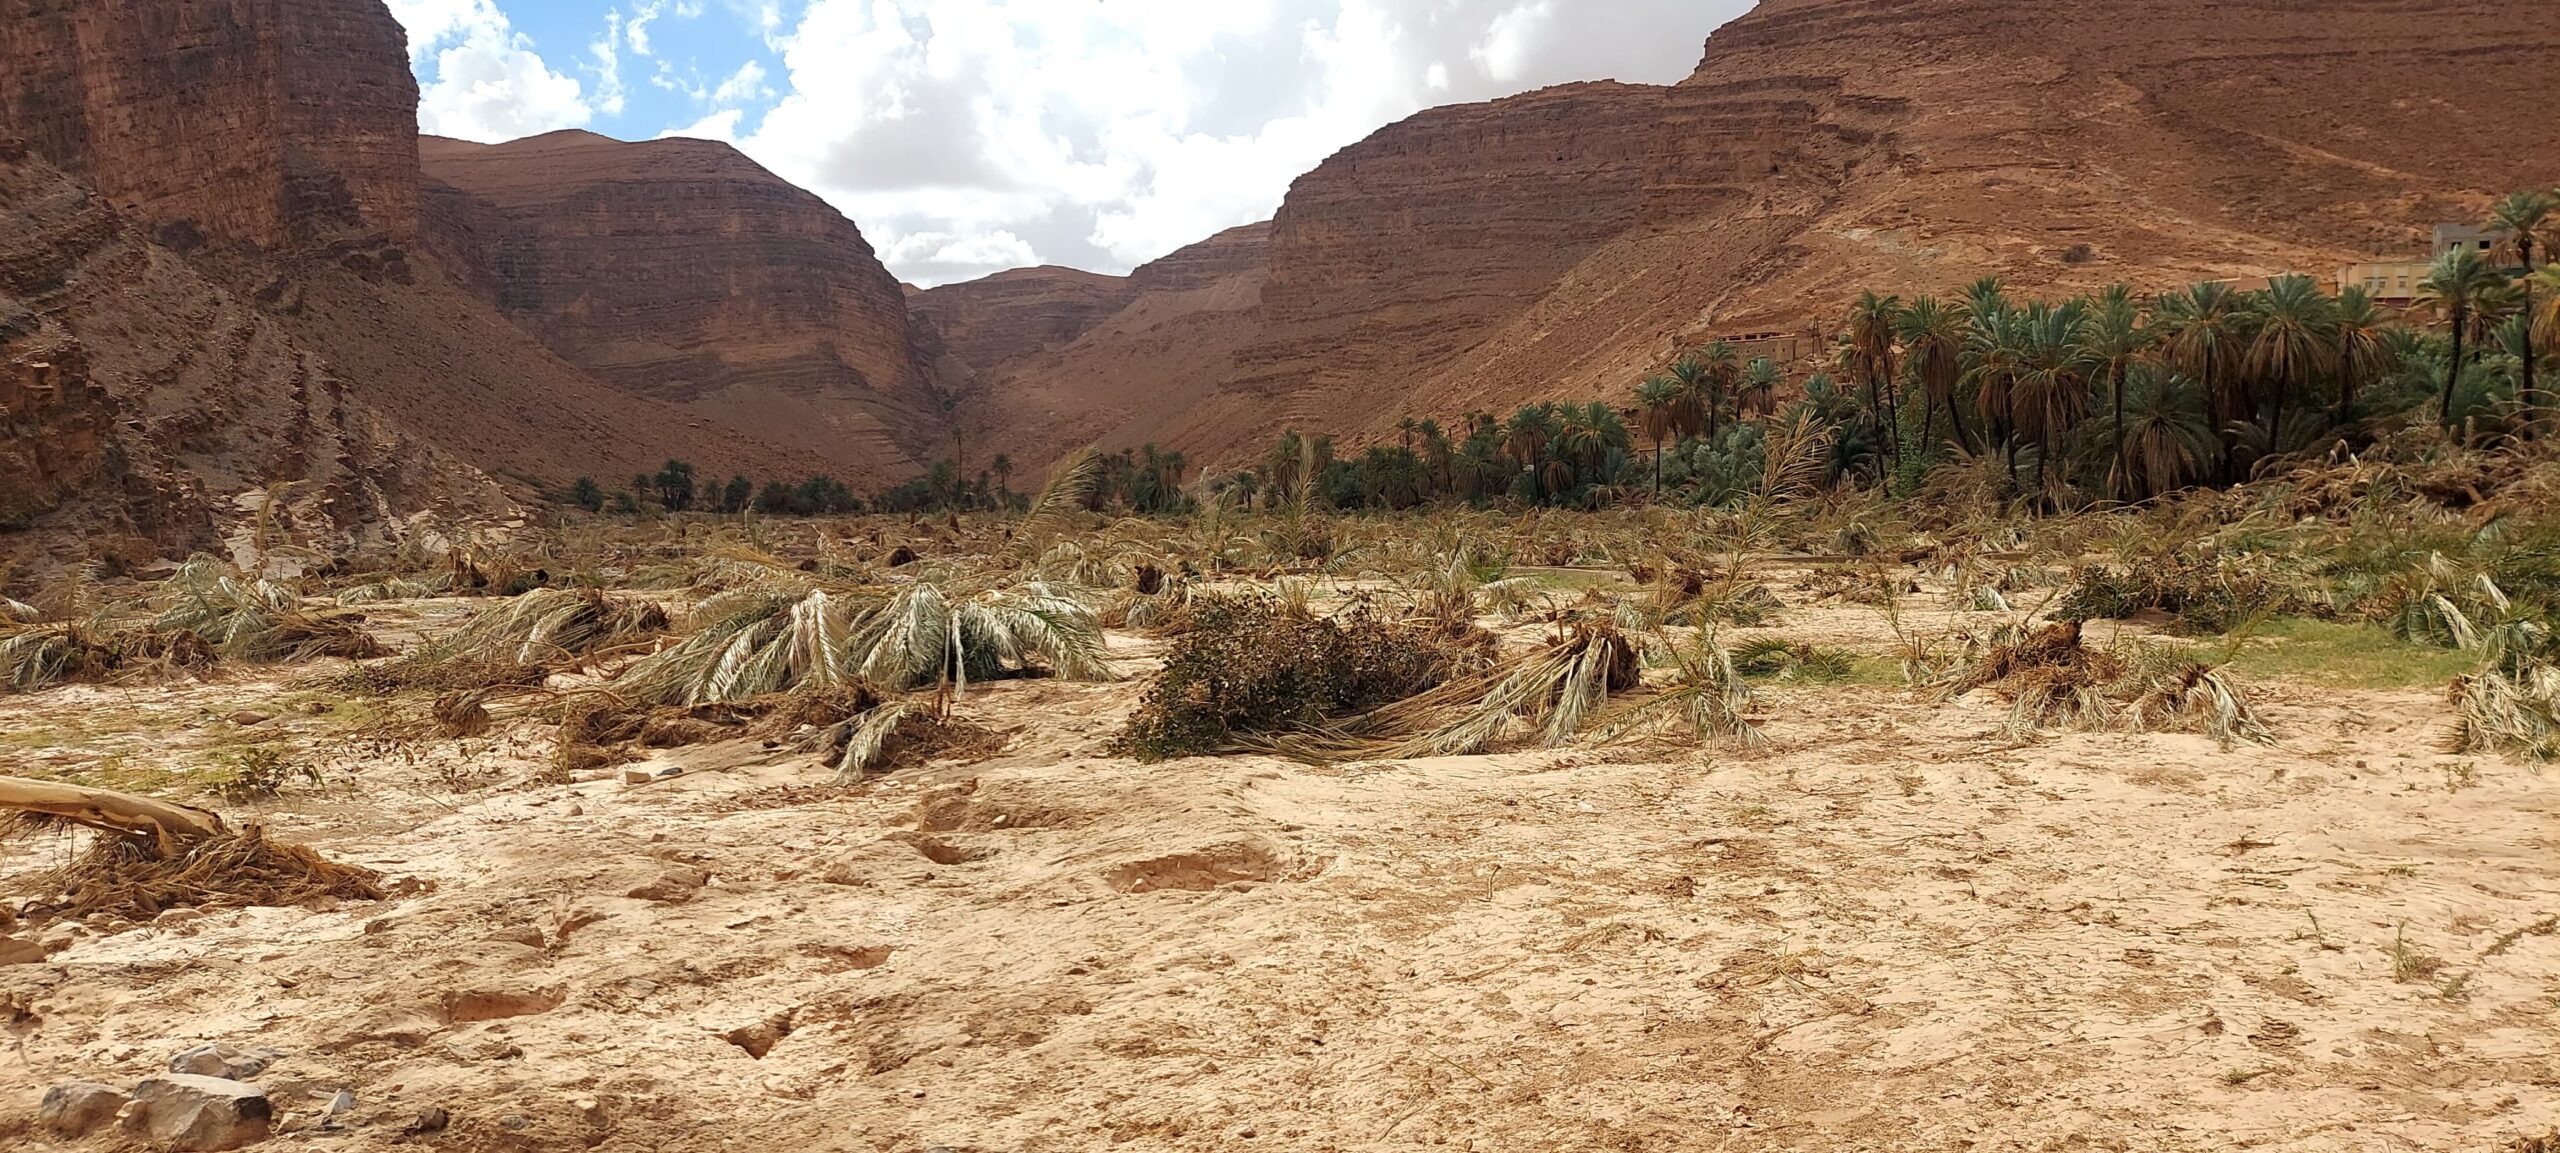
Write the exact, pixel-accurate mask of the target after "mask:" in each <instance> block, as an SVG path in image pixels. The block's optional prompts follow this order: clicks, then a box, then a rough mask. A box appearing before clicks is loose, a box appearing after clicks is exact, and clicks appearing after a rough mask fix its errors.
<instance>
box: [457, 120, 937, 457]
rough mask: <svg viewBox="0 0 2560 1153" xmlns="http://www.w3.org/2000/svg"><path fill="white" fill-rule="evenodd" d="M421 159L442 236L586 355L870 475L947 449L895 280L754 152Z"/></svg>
mask: <svg viewBox="0 0 2560 1153" xmlns="http://www.w3.org/2000/svg"><path fill="white" fill-rule="evenodd" d="M421 160H422V163H423V166H424V172H425V174H426V177H427V184H426V202H427V206H428V210H427V219H428V225H429V232H430V233H431V237H430V243H431V245H432V246H434V247H436V248H437V249H438V251H440V252H442V253H444V254H447V255H449V256H450V257H451V258H452V260H453V262H454V263H456V264H457V265H458V266H460V267H461V268H463V269H465V270H466V276H467V278H468V280H469V281H470V283H472V284H474V285H476V286H478V287H479V288H481V289H482V290H484V291H485V292H486V293H487V294H488V295H489V297H490V299H491V300H492V301H493V302H494V303H495V304H496V306H497V307H498V309H499V310H500V311H501V312H503V313H504V314H505V315H506V316H507V317H508V318H510V319H512V320H514V321H515V322H516V323H517V324H519V325H521V326H522V327H524V328H525V329H526V330H527V331H529V332H532V333H533V334H535V335H536V336H538V337H540V338H541V340H542V342H543V343H544V344H546V345H548V346H549V347H550V348H551V349H552V350H553V351H554V352H556V353H558V354H559V355H560V356H561V357H562V358H564V359H566V360H568V361H569V362H570V363H572V364H575V365H577V366H579V367H580V368H583V369H585V370H587V371H588V372H590V373H592V374H594V375H595V376H597V377H598V378H600V379H602V380H605V381H607V382H609V383H611V384H613V385H614V386H615V387H617V388H619V389H621V390H623V391H625V392H627V393H631V394H633V395H636V396H641V397H646V398H650V399H654V400H658V401H663V402H665V403H668V404H671V405H674V406H677V407H679V408H682V409H684V410H686V411H688V412H691V413H693V414H695V415H696V416H697V417H699V418H700V419H703V420H706V421H710V422H713V423H715V424H718V425H721V426H725V427H727V428H729V429H732V430H735V431H737V432H739V433H742V434H744V435H746V436H748V437H750V438H752V439H755V440H758V441H761V442H764V443H767V444H770V445H774V446H776V447H777V448H780V449H783V450H787V451H791V452H795V453H799V454H804V455H807V456H811V457H815V458H820V459H823V460H825V461H827V462H829V463H830V464H831V465H832V466H833V469H834V471H836V472H838V473H839V474H842V475H848V476H850V477H856V478H860V479H863V480H866V481H881V480H892V479H898V478H903V477H905V476H909V475H913V474H914V473H916V472H918V471H921V469H922V466H923V463H924V462H925V461H927V460H929V459H931V457H932V455H933V454H934V453H936V452H937V451H940V450H941V449H942V448H943V446H944V445H945V443H946V442H947V440H948V436H947V433H946V431H945V418H944V416H943V413H942V405H941V402H940V398H939V397H938V396H937V395H936V393H935V390H934V389H933V387H932V384H931V371H932V370H931V366H930V364H929V363H927V358H926V357H925V356H924V355H922V354H920V353H919V352H918V350H917V349H916V347H915V345H914V342H913V340H912V339H911V337H910V335H909V332H908V321H907V314H906V302H905V299H904V296H903V293H902V292H901V290H900V288H899V285H898V283H897V281H896V279H895V278H893V277H891V276H890V275H889V273H888V271H887V270H886V269H884V268H882V267H881V265H880V262H879V260H878V259H877V258H876V257H875V256H874V255H873V253H872V250H871V246H870V245H869V244H868V243H867V242H865V241H864V240H863V238H862V233H861V231H860V230H859V229H858V228H856V227H855V225H854V223H853V222H852V221H850V220H847V219H845V218H844V216H843V215H841V214H839V213H838V212H836V211H835V210H834V209H833V208H830V207H828V206H827V204H826V203H825V202H824V201H821V200H819V199H818V198H817V197H816V196H813V195H811V194H809V193H807V192H804V191H802V190H800V189H798V188H795V187H793V186H791V185H790V184H788V183H785V182H784V181H783V180H781V179H780V178H778V177H776V176H774V175H773V174H772V173H769V172H767V171H765V170H764V169H763V168H761V167H759V166H757V165H756V164H755V163H754V162H753V161H750V160H748V159H747V158H746V157H744V156H742V155H740V154H739V153H738V152H737V150H736V149H733V148H731V147H729V146H728V145H726V144H720V143H715V142H712V141H707V140H684V139H669V140H655V141H648V142H644V143H625V142H622V141H618V140H611V139H607V138H605V137H602V136H597V135H594V134H591V133H586V132H574V131H573V132H555V133H550V134H548V135H544V136H537V137H532V138H529V139H525V140H518V141H513V142H510V143H507V144H501V145H479V144H469V143H465V142H462V141H458V140H444V139H440V138H433V137H431V138H428V139H427V140H426V142H425V144H424V146H423V149H422V153H421Z"/></svg>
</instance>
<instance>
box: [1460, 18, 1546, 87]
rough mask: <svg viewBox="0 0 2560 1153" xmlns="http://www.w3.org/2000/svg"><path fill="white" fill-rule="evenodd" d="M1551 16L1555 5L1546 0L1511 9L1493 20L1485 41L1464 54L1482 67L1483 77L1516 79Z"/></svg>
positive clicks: (1476, 44) (1504, 79) (1485, 35)
mask: <svg viewBox="0 0 2560 1153" xmlns="http://www.w3.org/2000/svg"><path fill="white" fill-rule="evenodd" d="M1553 15H1555V6H1554V5H1553V4H1551V3H1549V2H1548V0H1535V2H1534V3H1528V4H1522V5H1521V6H1519V7H1517V8H1514V9H1511V10H1510V11H1508V12H1505V13H1503V14H1502V15H1499V16H1496V17H1494V18H1493V23H1492V24H1491V25H1490V26H1488V27H1486V29H1485V31H1484V39H1482V40H1479V41H1477V42H1476V43H1475V45H1474V46H1473V47H1470V48H1468V49H1467V55H1468V56H1470V57H1473V58H1474V59H1475V62H1476V63H1477V64H1478V65H1481V66H1482V67H1483V68H1484V71H1485V75H1487V76H1490V77H1492V78H1494V79H1496V80H1503V81H1509V80H1517V79H1519V77H1520V70H1521V68H1522V67H1523V66H1525V65H1526V64H1527V63H1528V60H1529V53H1530V52H1531V51H1533V50H1534V49H1535V48H1536V45H1537V43H1538V41H1539V40H1540V39H1541V33H1543V32H1544V31H1545V30H1546V23H1547V18H1548V17H1549V16H1553Z"/></svg>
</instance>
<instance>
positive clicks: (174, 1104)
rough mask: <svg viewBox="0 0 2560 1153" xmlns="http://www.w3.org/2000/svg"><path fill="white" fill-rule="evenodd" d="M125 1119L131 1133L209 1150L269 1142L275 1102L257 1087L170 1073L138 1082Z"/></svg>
mask: <svg viewBox="0 0 2560 1153" xmlns="http://www.w3.org/2000/svg"><path fill="white" fill-rule="evenodd" d="M121 1117H122V1120H123V1123H124V1127H125V1129H126V1130H127V1131H129V1132H131V1133H134V1134H136V1135H138V1136H141V1137H143V1138H145V1139H148V1140H150V1141H151V1142H153V1143H155V1144H157V1145H160V1146H161V1147H163V1148H166V1149H172V1150H184V1151H207V1153H210V1151H217V1150H224V1149H237V1148H240V1147H241V1146H243V1145H249V1144H253V1143H255V1142H259V1141H263V1140H266V1137H267V1132H268V1130H269V1129H270V1128H271V1127H273V1125H274V1124H275V1106H274V1105H273V1104H271V1103H269V1102H268V1100H267V1094H266V1091H265V1090H263V1089H260V1088H258V1087H257V1086H255V1085H250V1084H246V1083H244V1082H240V1081H233V1080H228V1079H226V1078H221V1077H203V1076H197V1075H195V1074H192V1073H171V1074H167V1075H165V1076H160V1077H150V1078H146V1079H144V1081H143V1082H142V1083H141V1084H139V1085H136V1086H134V1087H133V1100H131V1101H130V1102H128V1103H126V1105H125V1107H124V1109H123V1111H122V1113H121Z"/></svg>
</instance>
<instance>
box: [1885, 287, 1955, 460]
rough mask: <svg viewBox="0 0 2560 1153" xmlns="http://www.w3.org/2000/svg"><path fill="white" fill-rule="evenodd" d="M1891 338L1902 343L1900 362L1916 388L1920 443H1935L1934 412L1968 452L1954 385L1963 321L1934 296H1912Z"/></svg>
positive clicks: (1896, 322) (1935, 422)
mask: <svg viewBox="0 0 2560 1153" xmlns="http://www.w3.org/2000/svg"><path fill="white" fill-rule="evenodd" d="M1894 338H1895V339H1897V340H1899V341H1901V342H1902V357H1903V362H1904V364H1905V365H1907V366H1908V367H1909V369H1910V371H1911V375H1912V377H1913V379H1914V380H1915V382H1916V383H1918V384H1919V386H1920V391H1921V394H1922V397H1923V399H1924V403H1923V404H1922V405H1921V414H1922V415H1921V420H1920V443H1921V444H1922V445H1923V446H1926V445H1928V444H1930V443H1931V442H1933V441H1934V440H1935V439H1936V435H1937V418H1938V409H1939V407H1940V406H1944V407H1945V408H1946V410H1947V419H1949V420H1950V421H1953V422H1954V423H1955V431H1956V443H1957V444H1958V445H1959V446H1963V447H1967V448H1970V447H1972V446H1971V445H1970V443H1968V438H1967V437H1966V436H1965V431H1964V414H1963V413H1961V412H1959V411H1957V410H1956V382H1957V381H1958V380H1959V379H1961V378H1962V377H1963V375H1964V321H1963V319H1962V318H1961V317H1960V316H1958V315H1957V311H1956V310H1955V309H1952V308H1949V307H1947V306H1946V305H1944V304H1941V303H1939V301H1938V298H1937V297H1934V296H1916V297H1913V298H1912V300H1911V304H1910V306H1909V307H1907V308H1905V309H1903V310H1902V314H1901V315H1900V316H1898V317H1896V318H1895V320H1894Z"/></svg>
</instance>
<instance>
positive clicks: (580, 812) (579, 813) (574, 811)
mask: <svg viewBox="0 0 2560 1153" xmlns="http://www.w3.org/2000/svg"><path fill="white" fill-rule="evenodd" d="M569 815H570V816H572V817H583V816H586V815H587V807H586V806H585V805H571V806H569Z"/></svg>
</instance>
